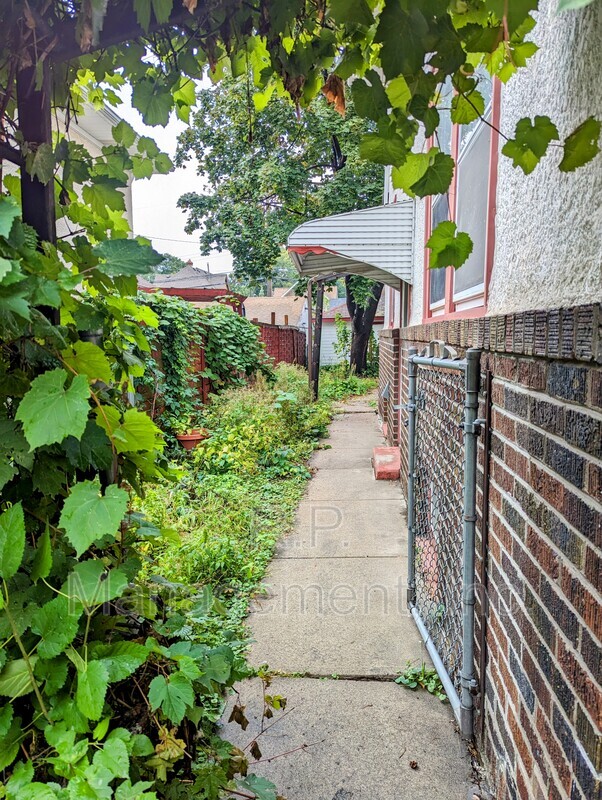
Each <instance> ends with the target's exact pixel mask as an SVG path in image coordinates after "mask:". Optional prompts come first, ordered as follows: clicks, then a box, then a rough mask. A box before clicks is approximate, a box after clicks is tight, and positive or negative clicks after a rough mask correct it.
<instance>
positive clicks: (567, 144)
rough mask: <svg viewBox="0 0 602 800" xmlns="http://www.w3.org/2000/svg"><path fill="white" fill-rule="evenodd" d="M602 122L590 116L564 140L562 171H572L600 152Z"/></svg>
mask: <svg viewBox="0 0 602 800" xmlns="http://www.w3.org/2000/svg"><path fill="white" fill-rule="evenodd" d="M601 128H602V123H600V120H597V119H595V118H594V117H588V119H586V120H585V122H582V123H581V125H579V127H578V128H575V130H574V131H573V132H572V133H571V135H570V136H567V138H566V139H565V140H564V155H563V157H562V161H561V162H560V164H559V167H558V168H559V169H560V170H562V172H572V171H573V170H574V169H577V167H582V166H583V165H584V164H587V163H588V161H591V160H592V158H594V156H596V155H597V154H598V153H599V152H600V146H599V144H598V140H599V138H600V129H601Z"/></svg>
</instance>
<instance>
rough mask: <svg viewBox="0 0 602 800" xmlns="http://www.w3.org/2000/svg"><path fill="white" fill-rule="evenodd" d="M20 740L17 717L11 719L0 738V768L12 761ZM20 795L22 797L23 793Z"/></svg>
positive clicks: (21, 738)
mask: <svg viewBox="0 0 602 800" xmlns="http://www.w3.org/2000/svg"><path fill="white" fill-rule="evenodd" d="M22 740H23V732H22V730H21V720H20V719H19V717H17V718H16V719H15V720H13V722H12V725H11V726H10V727H9V729H8V731H7V732H6V734H5V735H4V736H3V737H2V738H1V739H0V770H4V769H6V768H7V767H9V766H10V765H11V764H12V763H13V761H14V760H15V758H16V757H17V753H18V752H19V750H20V748H21V742H22ZM9 787H10V781H9ZM11 788H12V787H11ZM20 796H21V797H22V796H23V795H20ZM8 797H12V798H15V797H17V795H16V794H12V795H11V794H9V795H8Z"/></svg>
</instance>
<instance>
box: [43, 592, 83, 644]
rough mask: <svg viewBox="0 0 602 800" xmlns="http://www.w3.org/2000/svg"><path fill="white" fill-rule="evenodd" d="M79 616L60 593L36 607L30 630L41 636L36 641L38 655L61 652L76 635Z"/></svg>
mask: <svg viewBox="0 0 602 800" xmlns="http://www.w3.org/2000/svg"><path fill="white" fill-rule="evenodd" d="M79 617H80V615H79V614H75V613H73V610H72V609H71V608H70V601H69V599H68V598H67V597H63V596H61V595H59V596H58V597H55V598H54V600H50V602H48V603H46V605H43V606H42V607H41V608H38V610H37V611H36V612H35V614H34V615H33V619H32V622H31V629H32V631H33V632H34V633H36V634H37V635H38V636H41V637H42V638H41V640H40V641H39V642H38V655H39V656H40V657H41V658H54V657H55V656H58V655H59V653H62V652H63V650H64V649H65V648H66V647H67V645H68V644H71V642H72V641H73V640H74V639H75V637H76V636H77V630H78V628H79Z"/></svg>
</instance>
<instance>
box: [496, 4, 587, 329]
mask: <svg viewBox="0 0 602 800" xmlns="http://www.w3.org/2000/svg"><path fill="white" fill-rule="evenodd" d="M557 5H558V4H557V2H556V0H545V1H544V2H540V8H541V10H540V12H539V14H538V24H537V27H536V29H535V32H534V39H535V41H536V42H537V44H538V45H539V46H540V50H539V52H538V53H536V54H535V56H534V57H533V59H532V60H531V61H530V62H529V66H528V69H526V70H519V72H518V73H517V75H515V76H514V77H513V78H512V79H511V80H510V81H509V83H508V84H507V85H506V86H505V87H504V88H503V91H502V108H501V111H502V115H501V129H502V131H504V132H505V133H512V132H513V131H514V128H515V125H516V122H517V121H518V120H519V119H520V118H521V117H524V116H530V117H534V116H535V115H536V114H542V115H547V116H549V117H550V118H551V119H552V120H553V121H554V122H555V123H556V125H557V127H558V130H559V132H560V136H561V137H562V138H564V137H565V136H567V135H568V134H569V133H571V132H572V131H573V130H574V129H575V128H576V127H577V126H578V125H579V124H581V122H583V121H584V120H585V119H586V118H587V117H588V116H590V115H592V114H593V115H594V116H596V117H597V118H598V119H600V118H601V117H602V93H601V92H600V91H599V80H600V76H601V75H602V47H601V46H600V43H601V41H602V4H601V3H599V2H596V3H592V4H591V5H590V6H589V7H587V8H584V9H582V10H580V11H577V12H571V13H565V14H558V13H557V12H556V7H557ZM561 157H562V149H561V148H559V147H551V148H550V153H549V155H548V156H546V157H545V158H544V159H543V160H542V161H541V162H540V164H539V166H538V167H537V168H536V169H535V170H534V171H533V172H532V173H531V174H530V175H524V174H523V172H522V170H520V169H514V168H513V166H512V162H511V160H510V159H508V158H505V157H503V156H502V158H500V161H499V175H498V192H497V224H496V252H495V263H494V269H493V274H492V277H491V283H490V291H491V294H490V299H489V308H488V310H489V312H490V313H493V314H496V313H500V312H501V313H507V312H508V311H515V310H526V309H531V308H553V307H556V306H565V307H566V306H574V305H578V304H579V303H583V302H590V301H591V300H592V299H599V298H600V297H602V204H601V203H600V197H601V196H602V166H601V165H600V159H599V158H598V159H597V160H596V161H594V162H592V163H591V164H589V165H588V166H586V167H582V168H581V169H578V170H577V171H575V172H572V173H562V172H560V171H559V170H558V164H559V163H560V160H561Z"/></svg>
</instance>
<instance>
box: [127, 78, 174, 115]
mask: <svg viewBox="0 0 602 800" xmlns="http://www.w3.org/2000/svg"><path fill="white" fill-rule="evenodd" d="M132 105H133V106H134V108H137V109H138V111H139V112H140V113H141V114H142V120H143V122H144V124H145V125H163V126H165V125H167V123H168V122H169V114H170V112H171V109H172V105H173V98H172V95H171V92H170V91H169V89H168V88H167V86H165V85H164V84H163V83H161V82H160V81H158V80H154V79H153V78H141V79H140V80H138V81H136V83H135V84H134V91H133V92H132Z"/></svg>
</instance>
